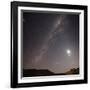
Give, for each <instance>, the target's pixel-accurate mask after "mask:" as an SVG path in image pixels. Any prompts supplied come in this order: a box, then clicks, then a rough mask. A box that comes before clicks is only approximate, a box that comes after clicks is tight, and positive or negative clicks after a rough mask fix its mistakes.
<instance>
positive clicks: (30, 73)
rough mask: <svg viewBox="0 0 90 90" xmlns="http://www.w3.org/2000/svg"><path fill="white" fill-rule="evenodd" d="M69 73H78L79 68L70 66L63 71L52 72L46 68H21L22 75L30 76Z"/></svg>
mask: <svg viewBox="0 0 90 90" xmlns="http://www.w3.org/2000/svg"><path fill="white" fill-rule="evenodd" d="M70 74H79V68H76V69H75V68H72V69H70V70H69V71H67V72H65V73H54V72H51V71H50V70H48V69H23V77H32V76H50V75H70Z"/></svg>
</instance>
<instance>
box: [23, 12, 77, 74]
mask: <svg viewBox="0 0 90 90" xmlns="http://www.w3.org/2000/svg"><path fill="white" fill-rule="evenodd" d="M22 19H23V68H24V69H48V70H50V71H52V72H54V73H64V72H66V71H68V70H70V69H72V68H79V15H78V14H68V13H55V12H54V13H47V12H46V13H45V12H44V13H43V12H23V17H22Z"/></svg>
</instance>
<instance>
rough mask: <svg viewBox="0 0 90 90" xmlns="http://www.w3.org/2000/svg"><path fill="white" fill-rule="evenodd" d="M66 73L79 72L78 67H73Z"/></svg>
mask: <svg viewBox="0 0 90 90" xmlns="http://www.w3.org/2000/svg"><path fill="white" fill-rule="evenodd" d="M67 74H79V68H73V69H70V70H69V71H67V72H66V75H67Z"/></svg>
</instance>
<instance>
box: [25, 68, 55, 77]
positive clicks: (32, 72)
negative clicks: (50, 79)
mask: <svg viewBox="0 0 90 90" xmlns="http://www.w3.org/2000/svg"><path fill="white" fill-rule="evenodd" d="M53 74H54V73H53V72H51V71H49V70H47V69H46V70H45V69H41V70H37V69H24V70H23V76H24V77H30V76H46V75H53Z"/></svg>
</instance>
